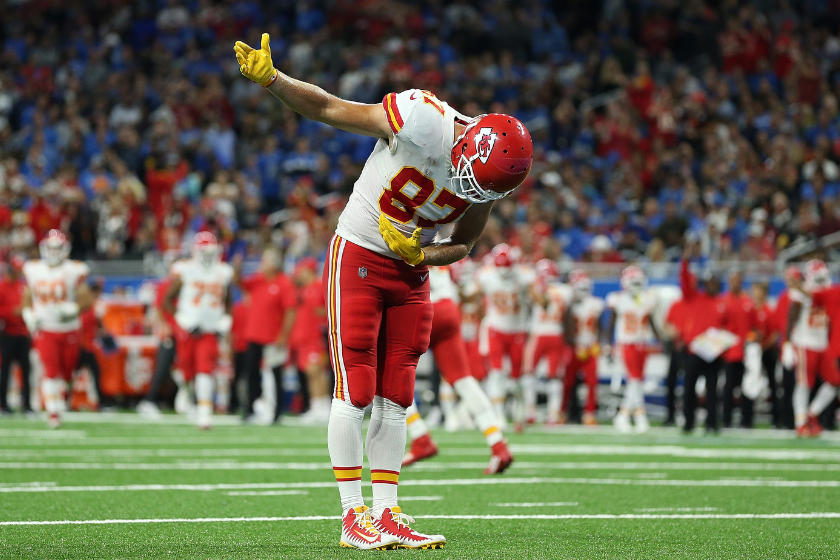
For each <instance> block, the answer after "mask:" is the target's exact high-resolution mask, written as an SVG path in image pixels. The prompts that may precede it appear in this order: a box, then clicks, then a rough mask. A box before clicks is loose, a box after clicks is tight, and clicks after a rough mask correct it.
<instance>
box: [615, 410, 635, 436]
mask: <svg viewBox="0 0 840 560" xmlns="http://www.w3.org/2000/svg"><path fill="white" fill-rule="evenodd" d="M613 426H615V429H616V430H618V433H620V434H629V433H630V432H632V431H633V427H632V426H631V425H630V414H628V413H627V412H619V413H618V414H616V415H615V418H613Z"/></svg>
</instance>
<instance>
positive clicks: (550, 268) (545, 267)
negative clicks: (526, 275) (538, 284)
mask: <svg viewBox="0 0 840 560" xmlns="http://www.w3.org/2000/svg"><path fill="white" fill-rule="evenodd" d="M534 268H535V269H536V270H537V278H539V279H540V280H542V281H543V282H550V281H552V280H556V279H557V278H559V277H560V267H559V266H557V263H556V262H554V261H553V260H551V259H541V260H539V261H537V264H536V265H535V266H534Z"/></svg>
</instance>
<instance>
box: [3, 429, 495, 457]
mask: <svg viewBox="0 0 840 560" xmlns="http://www.w3.org/2000/svg"><path fill="white" fill-rule="evenodd" d="M55 433H58V432H55ZM272 433H273V434H280V433H283V434H285V435H284V436H282V437H278V436H277V435H275V436H274V437H269V436H266V435H255V436H243V435H239V436H236V435H231V436H222V437H220V436H218V435H215V436H213V437H209V436H208V435H207V433H206V432H205V433H203V434H202V433H200V432H199V431H198V429H196V431H195V432H190V434H189V435H187V434H184V435H181V436H171V437H168V436H166V435H165V434H161V435H160V436H113V437H112V436H104V437H69V438H61V439H50V438H43V439H40V438H34V437H33V438H5V439H4V440H3V442H2V444H3V447H6V448H8V447H14V446H19V447H33V446H36V445H74V446H75V445H85V446H99V445H101V446H104V447H111V446H114V445H158V446H159V445H177V446H179V447H183V446H189V445H208V444H211V445H245V444H255V445H274V446H277V447H283V446H285V445H288V444H289V437H290V434H289V433H287V432H281V431H280V430H273V431H272ZM12 440H14V441H12ZM80 440H81V441H80ZM300 443H301V442H298V445H300ZM315 445H317V446H318V447H313V449H326V447H327V446H326V445H324V444H323V443H317V444H314V443H313V446H315ZM485 449H486V448H485ZM486 454H487V452H486V451H485V450H482V455H486Z"/></svg>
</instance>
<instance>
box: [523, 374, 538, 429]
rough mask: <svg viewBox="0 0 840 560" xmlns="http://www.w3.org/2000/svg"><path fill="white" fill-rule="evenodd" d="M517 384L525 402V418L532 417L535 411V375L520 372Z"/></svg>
mask: <svg viewBox="0 0 840 560" xmlns="http://www.w3.org/2000/svg"><path fill="white" fill-rule="evenodd" d="M519 385H520V387H521V388H522V401H523V403H524V404H525V418H533V417H534V416H535V415H536V413H537V376H536V375H534V374H533V373H525V374H522V377H521V378H520V379H519Z"/></svg>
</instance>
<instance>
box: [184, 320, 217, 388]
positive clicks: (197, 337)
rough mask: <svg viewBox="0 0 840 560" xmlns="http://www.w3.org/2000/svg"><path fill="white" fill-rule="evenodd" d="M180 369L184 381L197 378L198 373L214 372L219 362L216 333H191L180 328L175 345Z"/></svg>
mask: <svg viewBox="0 0 840 560" xmlns="http://www.w3.org/2000/svg"><path fill="white" fill-rule="evenodd" d="M175 352H176V354H177V365H178V369H180V370H181V373H182V374H183V375H184V381H187V382H190V381H192V380H193V379H195V374H196V373H207V374H212V373H213V372H214V371H215V370H216V365H217V364H218V362H219V339H218V338H217V337H216V335H215V334H214V333H201V334H190V333H188V332H185V331H184V330H182V329H178V343H177V344H176V345H175Z"/></svg>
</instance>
